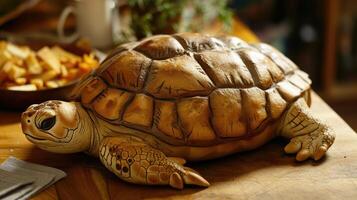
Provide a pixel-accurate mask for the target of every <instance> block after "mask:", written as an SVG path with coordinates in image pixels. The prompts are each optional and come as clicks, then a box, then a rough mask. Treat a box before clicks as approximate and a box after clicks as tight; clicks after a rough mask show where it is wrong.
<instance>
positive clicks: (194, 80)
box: [78, 33, 311, 146]
mask: <svg viewBox="0 0 357 200" xmlns="http://www.w3.org/2000/svg"><path fill="white" fill-rule="evenodd" d="M113 52H114V53H113V54H112V55H110V56H109V57H108V58H107V59H106V60H105V61H104V62H103V63H102V66H101V67H100V68H99V69H98V70H97V71H96V73H95V74H94V76H91V77H89V78H88V79H92V80H89V81H88V80H86V81H84V82H83V84H85V86H82V87H81V88H83V89H82V92H80V93H79V95H78V98H80V99H81V101H82V103H83V104H84V105H88V106H87V107H88V108H90V109H92V110H93V111H95V112H96V113H98V114H99V115H100V116H101V117H102V118H105V119H109V120H116V121H117V122H119V125H120V124H123V125H125V126H127V127H130V128H133V129H139V130H143V131H145V132H146V133H149V134H152V135H155V136H156V137H157V138H160V139H162V140H164V141H166V142H168V143H171V144H187V145H197V146H200V145H207V144H213V143H219V142H220V141H224V140H226V139H232V138H244V137H249V136H250V135H254V134H259V133H260V132H262V131H263V130H264V129H265V128H267V127H268V126H269V124H272V123H274V122H276V121H278V119H279V118H280V117H281V116H282V114H283V112H284V111H285V110H286V109H287V108H288V106H289V105H290V104H291V103H292V102H293V101H294V100H296V99H297V98H299V97H303V96H305V97H306V96H308V95H307V93H308V92H309V89H310V84H311V81H310V79H309V78H308V75H307V74H306V73H305V72H303V71H300V70H299V69H298V68H297V66H296V65H295V64H294V63H293V62H292V61H290V60H289V59H288V58H286V57H285V56H284V55H283V54H281V53H280V52H279V51H277V50H276V49H274V48H273V47H271V46H269V45H267V44H253V45H252V44H248V43H246V42H244V41H242V40H241V39H239V38H236V37H227V36H217V37H211V36H207V35H200V34H191V33H183V34H176V35H172V36H170V35H159V36H153V37H150V38H147V39H144V40H143V41H141V42H135V43H130V44H126V45H125V46H124V47H121V50H120V51H119V50H117V51H115V50H114V51H113ZM88 91H89V92H88ZM80 94H82V95H80ZM109 108H111V109H109Z"/></svg>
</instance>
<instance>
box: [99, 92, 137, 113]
mask: <svg viewBox="0 0 357 200" xmlns="http://www.w3.org/2000/svg"><path fill="white" fill-rule="evenodd" d="M130 97H132V93H129V92H126V91H123V90H119V89H114V88H108V89H106V90H105V91H104V92H102V93H101V94H100V95H99V96H98V97H97V98H96V99H95V100H94V101H93V103H92V106H93V109H94V110H95V112H97V113H98V114H99V115H100V116H102V117H104V118H106V119H110V120H115V119H119V118H120V115H121V113H122V112H123V110H124V105H125V103H126V102H127V101H128V100H129V99H130Z"/></svg>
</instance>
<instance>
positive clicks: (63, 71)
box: [61, 65, 68, 78]
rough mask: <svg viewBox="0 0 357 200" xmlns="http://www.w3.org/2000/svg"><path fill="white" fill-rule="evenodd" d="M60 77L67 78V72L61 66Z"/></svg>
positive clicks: (64, 67)
mask: <svg viewBox="0 0 357 200" xmlns="http://www.w3.org/2000/svg"><path fill="white" fill-rule="evenodd" d="M61 76H62V77H64V78H65V77H67V76H68V70H67V68H66V66H64V65H61Z"/></svg>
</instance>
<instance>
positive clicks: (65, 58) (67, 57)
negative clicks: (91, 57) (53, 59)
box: [51, 46, 81, 63]
mask: <svg viewBox="0 0 357 200" xmlns="http://www.w3.org/2000/svg"><path fill="white" fill-rule="evenodd" d="M51 51H52V52H53V54H54V55H56V56H57V58H58V60H60V61H61V62H70V63H76V62H80V61H81V57H80V56H77V55H75V54H73V53H70V52H68V51H65V50H64V49H62V48H61V47H59V46H54V47H52V48H51Z"/></svg>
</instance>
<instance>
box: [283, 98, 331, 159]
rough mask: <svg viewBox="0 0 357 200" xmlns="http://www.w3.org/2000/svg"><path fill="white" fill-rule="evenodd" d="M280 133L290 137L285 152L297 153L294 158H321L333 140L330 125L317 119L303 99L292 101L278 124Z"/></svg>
mask: <svg viewBox="0 0 357 200" xmlns="http://www.w3.org/2000/svg"><path fill="white" fill-rule="evenodd" d="M280 127H281V128H280V134H281V136H283V137H286V138H288V139H290V143H289V144H288V145H286V146H285V149H284V150H285V152H286V153H297V155H296V160H298V161H303V160H306V159H307V158H309V157H311V158H313V159H314V160H319V159H320V158H322V157H323V156H324V155H325V153H326V151H327V150H328V148H329V147H330V146H331V145H332V143H333V142H334V140H335V134H334V132H333V130H332V129H331V127H329V126H328V125H327V124H325V123H323V122H321V121H320V120H318V119H317V118H316V117H315V116H314V115H313V113H312V112H311V111H310V108H309V107H308V106H307V104H306V102H305V100H304V99H302V98H300V99H298V100H297V101H296V102H294V103H293V104H292V105H291V107H290V109H289V110H288V111H287V112H286V114H285V116H284V117H283V120H282V122H281V124H280Z"/></svg>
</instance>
